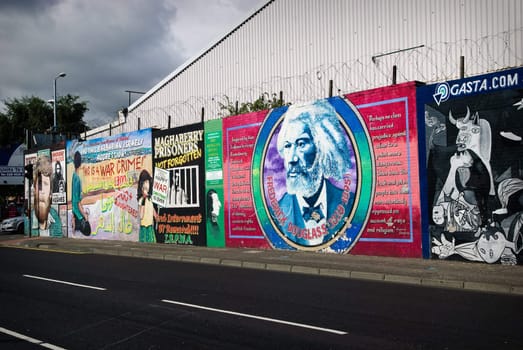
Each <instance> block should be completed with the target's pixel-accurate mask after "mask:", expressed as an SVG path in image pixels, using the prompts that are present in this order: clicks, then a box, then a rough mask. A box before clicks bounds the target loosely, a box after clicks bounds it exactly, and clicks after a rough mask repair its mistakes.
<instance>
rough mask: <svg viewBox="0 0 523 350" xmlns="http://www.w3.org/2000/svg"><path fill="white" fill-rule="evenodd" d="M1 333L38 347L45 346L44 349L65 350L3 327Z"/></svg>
mask: <svg viewBox="0 0 523 350" xmlns="http://www.w3.org/2000/svg"><path fill="white" fill-rule="evenodd" d="M0 332H2V333H4V334H7V335H10V336H12V337H15V338H18V339H22V340H25V341H27V342H29V343H33V344H37V345H40V346H43V347H44V348H47V349H52V350H65V349H64V348H62V347H60V346H57V345H53V344H49V343H46V342H43V341H41V340H38V339H35V338H31V337H28V336H27V335H23V334H20V333H18V332H15V331H11V330H9V329H6V328H3V327H0Z"/></svg>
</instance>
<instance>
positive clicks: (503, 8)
mask: <svg viewBox="0 0 523 350" xmlns="http://www.w3.org/2000/svg"><path fill="white" fill-rule="evenodd" d="M522 33H523V1H521V0H437V1H434V0H365V1H364V0H274V1H270V2H268V4H267V5H266V6H265V7H264V8H263V9H261V10H260V11H259V12H257V13H256V14H255V15H253V16H252V17H251V18H250V19H248V20H247V21H245V22H244V23H243V24H242V25H240V26H239V27H237V28H236V29H235V30H233V31H232V32H231V33H229V35H227V36H226V37H225V38H223V39H222V40H220V41H219V42H218V43H214V44H213V43H210V45H209V49H208V51H207V52H205V53H204V54H203V55H201V56H200V57H197V58H196V59H195V60H192V61H190V62H187V63H186V64H185V65H184V66H182V67H180V68H178V69H177V70H175V71H174V72H173V73H172V74H171V75H170V76H169V77H166V78H165V79H164V81H162V82H161V83H159V84H158V85H157V86H156V87H154V88H153V89H151V91H149V92H148V93H147V94H145V95H144V96H142V97H141V98H140V99H139V100H138V101H136V102H135V103H134V104H133V105H132V106H131V107H130V113H129V118H128V122H127V123H126V124H125V125H124V126H123V127H122V128H121V129H125V131H131V130H136V128H137V127H138V123H137V118H140V127H141V128H146V127H150V126H154V125H156V126H159V127H162V128H163V127H167V120H168V119H167V116H168V115H171V116H172V120H171V126H177V125H184V124H188V123H194V122H197V121H199V120H201V108H202V107H203V108H205V119H206V120H207V119H214V118H216V117H220V116H221V115H222V114H223V111H220V109H219V108H218V103H217V102H218V101H219V102H222V103H224V102H225V101H224V99H223V96H224V95H227V96H229V98H231V100H232V101H235V100H239V101H240V102H251V101H253V100H255V99H256V98H257V97H258V96H259V95H260V94H261V93H263V92H268V93H279V91H280V90H281V91H283V94H284V98H285V100H286V101H288V102H301V101H305V100H312V99H316V98H322V97H325V96H326V95H327V94H328V87H329V80H331V79H332V80H333V81H334V94H337V93H338V89H339V90H340V93H348V92H353V91H357V90H364V89H369V88H374V87H378V86H384V85H388V84H390V83H391V79H392V66H394V65H396V66H397V69H398V75H397V79H398V80H397V82H398V83H399V82H402V81H408V80H419V81H425V82H434V81H438V80H448V79H455V78H458V77H459V62H460V56H461V55H463V56H465V62H466V66H465V72H466V75H475V74H481V73H486V72H490V71H495V70H500V69H504V68H508V67H514V66H520V65H522V64H523V46H522V45H523V44H522V43H523V35H522ZM420 45H423V47H419V48H415V49H411V50H407V51H400V52H396V53H393V52H394V51H398V50H405V49H408V48H413V47H417V46H420ZM376 55H383V56H381V57H378V58H376V59H375V60H374V62H373V60H372V56H376ZM113 131H114V130H113ZM98 135H100V133H99V134H98Z"/></svg>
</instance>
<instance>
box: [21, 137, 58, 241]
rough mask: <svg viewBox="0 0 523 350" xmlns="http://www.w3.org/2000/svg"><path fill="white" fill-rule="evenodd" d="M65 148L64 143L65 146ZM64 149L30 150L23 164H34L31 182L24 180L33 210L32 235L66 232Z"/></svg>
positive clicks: (28, 204)
mask: <svg viewBox="0 0 523 350" xmlns="http://www.w3.org/2000/svg"><path fill="white" fill-rule="evenodd" d="M62 147H63V146H62ZM64 164H65V149H63V148H61V149H49V148H46V149H39V150H31V151H30V152H27V153H26V154H25V156H24V166H25V165H32V166H33V177H32V179H31V181H25V198H29V201H28V203H27V207H28V208H27V209H28V210H29V207H30V212H31V223H30V225H29V227H30V235H31V236H32V237H38V236H42V237H62V236H65V235H66V225H67V214H66V213H67V206H66V202H65V172H64V171H63V170H65V166H64Z"/></svg>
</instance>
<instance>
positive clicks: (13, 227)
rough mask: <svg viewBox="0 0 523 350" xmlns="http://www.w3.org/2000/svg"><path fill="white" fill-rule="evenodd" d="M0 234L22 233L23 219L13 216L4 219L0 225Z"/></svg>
mask: <svg viewBox="0 0 523 350" xmlns="http://www.w3.org/2000/svg"><path fill="white" fill-rule="evenodd" d="M0 232H9V233H19V234H23V233H24V217H23V216H15V217H14V218H9V219H5V220H4V221H2V222H1V223H0Z"/></svg>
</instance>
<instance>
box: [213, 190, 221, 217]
mask: <svg viewBox="0 0 523 350" xmlns="http://www.w3.org/2000/svg"><path fill="white" fill-rule="evenodd" d="M211 198H212V211H211V220H212V221H213V222H216V220H217V219H218V215H219V214H220V208H221V207H222V203H221V202H220V199H219V198H218V194H217V193H213V194H211Z"/></svg>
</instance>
